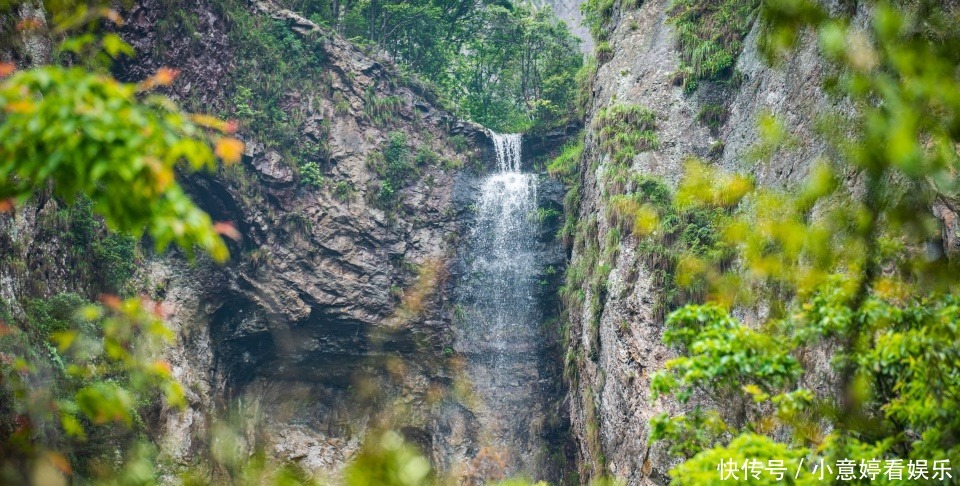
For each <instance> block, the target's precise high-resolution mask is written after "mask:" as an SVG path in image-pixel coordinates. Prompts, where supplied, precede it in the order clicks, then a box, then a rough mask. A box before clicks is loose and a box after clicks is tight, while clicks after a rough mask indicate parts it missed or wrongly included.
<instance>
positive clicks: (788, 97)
mask: <svg viewBox="0 0 960 486" xmlns="http://www.w3.org/2000/svg"><path fill="white" fill-rule="evenodd" d="M623 3H625V2H617V3H616V6H615V8H614V11H613V14H612V17H611V20H610V23H609V26H608V27H609V28H608V30H609V32H610V38H609V43H610V47H611V53H610V55H609V60H606V62H601V64H600V66H599V69H598V71H597V74H596V77H595V79H594V83H593V87H592V93H591V101H590V107H589V110H588V114H587V120H586V122H585V126H586V129H585V130H586V133H585V149H584V155H583V159H582V160H581V164H580V181H581V189H580V194H581V205H580V209H579V214H578V216H579V220H580V223H581V229H580V233H581V237H582V238H584V239H585V240H586V241H587V244H586V245H580V246H578V247H576V248H574V251H573V255H572V257H571V262H570V265H571V266H574V265H577V264H578V262H579V261H581V260H583V259H584V258H587V256H585V252H584V250H583V248H584V246H586V247H591V246H592V247H593V248H603V247H604V243H605V242H606V241H607V239H608V236H609V234H610V233H611V231H613V230H614V227H613V226H614V225H613V224H611V222H610V220H609V218H608V217H607V215H609V214H611V209H612V208H611V207H610V203H609V200H608V198H606V197H605V196H604V185H603V182H602V178H603V174H604V172H605V170H606V169H607V168H608V167H610V165H611V164H612V163H613V161H612V160H611V156H610V155H609V154H605V153H604V151H603V150H601V148H600V146H599V143H600V142H599V138H600V133H599V131H600V127H599V126H598V124H599V123H600V122H599V120H598V118H599V117H598V113H599V112H600V111H601V110H602V109H604V108H609V107H613V106H617V105H622V106H639V107H642V108H645V109H648V110H650V111H651V112H652V113H653V115H654V117H655V122H654V124H655V128H654V131H655V133H656V136H657V138H658V139H659V143H658V144H657V146H656V147H654V148H652V149H650V150H647V151H643V152H642V153H640V154H638V155H636V156H634V157H633V158H632V159H631V161H630V162H629V165H630V167H629V170H630V172H631V173H632V174H639V175H643V176H649V177H651V178H654V179H656V180H661V181H664V182H665V183H667V185H668V186H674V187H675V186H676V183H677V182H678V180H679V178H680V177H681V175H682V174H683V172H684V163H685V161H686V160H687V159H688V158H690V157H697V158H699V159H701V160H703V161H706V162H707V163H709V164H710V165H713V166H717V167H720V168H722V169H724V170H727V171H735V172H740V173H746V174H750V175H752V176H753V177H755V179H756V181H757V183H758V184H760V185H769V186H780V187H788V186H790V185H792V184H796V183H797V182H798V181H800V180H802V179H803V177H804V176H805V175H806V173H807V171H808V169H809V167H811V165H812V163H813V162H814V161H816V159H817V158H818V157H819V156H821V155H822V154H825V153H826V150H827V146H826V144H825V143H824V142H823V141H822V140H821V138H820V137H819V136H818V135H817V133H816V131H815V125H816V123H817V122H818V120H819V118H820V115H822V114H825V113H828V112H829V111H830V110H835V109H843V107H840V106H836V105H835V104H834V102H833V101H831V100H828V99H827V97H826V96H825V95H824V93H823V92H822V91H821V89H820V83H821V81H822V80H823V77H824V65H823V63H822V61H821V59H820V58H819V57H818V54H817V49H816V47H815V45H813V43H812V42H809V40H807V41H804V42H802V43H801V46H800V48H799V49H798V51H797V52H795V53H794V54H793V55H792V56H791V57H789V59H787V60H786V62H785V63H784V64H783V65H781V66H778V67H776V68H772V67H770V66H769V65H767V64H766V63H765V62H764V61H763V60H762V58H761V55H760V53H759V52H758V50H757V37H758V35H759V34H760V27H759V26H758V25H757V22H754V24H753V27H752V29H751V30H750V32H749V34H748V35H747V36H746V39H745V42H744V46H745V47H744V50H743V52H742V53H741V54H740V56H739V59H738V60H737V62H736V66H735V68H736V69H735V73H734V74H733V75H732V76H731V79H730V80H729V81H726V82H709V81H708V82H701V84H700V86H699V88H697V89H695V90H694V91H693V92H690V93H688V92H685V90H684V89H683V87H681V86H679V83H677V82H676V80H677V77H676V76H675V73H676V72H677V71H678V70H679V68H680V64H681V63H680V53H679V50H678V46H677V39H676V32H675V27H674V25H672V24H671V23H670V22H669V21H668V10H669V8H670V5H671V2H670V0H646V1H643V2H636V4H637V5H638V6H636V7H635V8H622V7H621V5H622V4H623ZM833 8H836V6H833ZM716 107H719V108H716ZM707 109H710V110H718V109H719V110H720V111H719V112H720V113H723V116H722V117H720V119H719V120H716V119H714V120H712V121H711V120H705V119H704V117H703V116H702V113H704V112H705V111H706V110H707ZM765 114H773V115H775V116H777V117H779V118H780V119H781V120H782V121H783V122H784V124H785V126H786V129H787V130H788V132H789V133H790V134H791V135H793V136H794V137H795V139H796V140H797V144H796V145H795V146H792V147H790V148H788V149H784V150H780V151H777V152H776V153H774V154H773V155H772V157H770V158H769V159H765V160H763V161H759V162H757V161H754V158H751V157H749V156H748V153H749V151H750V149H751V147H752V146H754V144H755V143H756V142H757V140H758V133H757V123H758V120H759V119H760V117H762V116H764V115H765ZM708 122H712V123H710V124H711V125H712V126H708ZM617 250H618V251H616V252H613V253H612V254H608V253H606V252H604V253H603V255H602V256H600V262H599V264H600V265H606V266H609V269H610V272H609V277H607V278H606V279H604V282H602V284H601V285H602V287H603V288H604V289H605V292H604V293H603V295H601V296H593V295H589V293H590V290H589V289H588V290H587V293H588V295H586V298H585V299H584V301H585V302H588V303H590V302H593V304H588V305H583V306H582V308H577V307H574V308H572V309H571V315H570V320H571V342H570V345H569V348H568V357H569V358H570V359H568V363H570V362H573V363H575V365H573V366H571V368H572V370H571V371H570V372H568V374H572V375H573V376H574V379H573V382H574V385H573V390H572V392H571V401H572V404H573V405H572V407H573V412H572V417H573V422H574V430H575V435H576V437H577V440H578V443H579V444H580V447H579V453H580V464H581V475H582V476H583V477H598V476H602V475H607V474H609V475H611V476H613V477H616V478H619V479H621V480H624V481H626V483H627V484H665V483H667V482H668V481H669V477H668V475H667V473H668V471H669V470H670V468H671V467H672V466H673V465H675V464H676V463H677V459H676V458H673V457H671V456H669V455H668V453H667V451H666V446H665V444H662V443H657V444H650V443H649V442H648V437H649V434H650V425H649V424H650V419H651V418H653V417H654V416H656V415H657V414H659V413H662V412H665V411H666V412H673V413H679V412H681V411H682V409H681V407H680V406H679V405H678V404H677V403H675V402H673V401H671V400H670V399H669V398H661V399H659V400H653V399H651V394H650V388H649V386H650V376H651V374H652V373H654V372H656V371H657V370H659V369H662V367H663V365H664V363H665V362H666V361H667V360H669V359H670V358H672V357H674V356H675V350H672V349H670V348H668V347H666V346H665V345H664V344H663V343H662V341H661V337H662V333H663V328H664V309H663V308H662V306H663V302H664V301H665V294H666V293H667V291H668V290H667V288H666V285H665V283H664V282H665V281H664V278H663V276H662V275H658V273H657V270H658V269H656V268H651V266H650V264H649V263H648V262H647V261H646V259H645V258H644V257H643V255H642V253H643V251H644V249H643V248H641V247H640V242H639V241H638V239H637V238H636V237H635V236H630V235H626V234H625V235H624V236H623V237H622V239H621V240H620V243H619V247H618V249H617ZM744 317H746V318H747V319H748V321H749V317H748V316H744ZM594 318H596V319H598V323H599V324H598V327H599V329H598V330H596V329H592V328H591V319H594ZM594 332H598V334H599V336H598V337H597V338H595V337H594V336H593V333H594ZM813 359H815V360H818V361H820V362H822V365H823V366H822V368H823V369H826V368H827V362H828V356H826V355H822V356H816V357H814V358H813ZM693 403H708V404H709V403H710V397H697V398H695V400H694V401H693ZM691 405H692V404H691ZM712 405H713V406H716V407H718V408H719V409H721V410H722V411H724V412H727V413H728V414H735V413H736V411H737V410H738V409H739V406H738V404H736V403H722V404H712Z"/></svg>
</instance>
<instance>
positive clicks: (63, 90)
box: [0, 66, 237, 260]
mask: <svg viewBox="0 0 960 486" xmlns="http://www.w3.org/2000/svg"><path fill="white" fill-rule="evenodd" d="M170 76H171V75H170V74H169V73H166V72H161V73H159V74H158V78H160V79H159V80H157V79H154V80H148V82H145V83H142V84H141V85H140V86H139V87H138V86H137V85H133V84H125V83H120V82H118V81H116V80H114V79H112V78H110V77H109V76H106V75H103V74H98V73H94V72H89V71H86V70H84V69H82V68H62V67H57V66H46V67H40V68H35V69H31V70H27V71H22V72H17V73H15V74H14V75H12V76H10V77H9V78H8V79H6V80H4V81H3V82H2V84H0V110H2V111H3V112H4V116H3V118H2V122H0V177H2V180H3V182H2V183H0V198H10V197H12V198H16V199H17V200H19V201H23V200H26V199H27V198H28V197H30V196H31V195H32V194H33V193H34V192H35V191H36V190H38V189H39V188H42V187H44V186H45V184H46V183H47V181H51V182H52V184H53V189H54V192H55V193H56V194H57V195H58V196H59V197H61V198H62V199H64V200H68V201H70V200H74V199H75V198H76V196H77V195H78V194H81V193H82V194H86V195H88V196H89V197H90V198H91V199H92V200H93V203H94V210H95V211H96V212H97V213H99V214H101V215H102V216H103V217H104V219H105V220H106V222H107V224H108V225H109V226H110V227H111V228H112V229H115V230H119V231H127V232H135V233H136V232H139V231H142V230H143V229H144V228H146V229H147V232H148V233H149V234H150V236H151V237H152V238H153V239H154V241H155V242H156V246H157V248H158V249H163V248H164V247H166V246H167V245H168V244H170V243H176V244H177V245H179V246H180V247H181V248H182V249H184V251H186V252H187V253H188V254H191V255H192V254H193V252H194V249H195V248H200V249H201V250H203V251H206V252H208V253H210V255H212V256H213V257H214V258H216V259H218V260H223V259H225V258H226V257H227V249H226V246H225V245H224V243H223V241H222V239H221V238H220V235H219V234H218V232H217V231H216V229H215V228H214V225H213V222H212V221H211V220H210V217H209V216H208V215H207V214H206V213H204V212H203V211H202V210H200V209H199V208H198V207H196V206H195V205H194V204H193V202H192V201H191V200H190V199H189V197H187V195H186V193H185V192H184V190H183V188H182V187H181V186H180V185H179V184H178V183H177V181H176V171H177V167H178V166H179V165H180V163H181V162H185V163H186V165H185V167H186V168H189V169H191V170H199V169H212V168H214V167H215V163H216V158H215V156H214V153H213V150H212V149H211V148H210V146H209V143H208V142H207V140H208V136H209V134H208V133H206V132H204V131H203V129H202V128H201V127H199V126H198V125H197V124H195V123H194V121H192V120H191V118H190V117H189V115H187V114H185V113H182V112H180V111H179V110H178V109H177V108H176V106H175V105H173V104H172V102H170V101H169V100H167V99H165V98H162V97H159V96H156V95H151V94H149V93H146V92H142V89H141V88H145V87H147V86H148V85H149V83H151V82H153V83H158V84H163V83H164V82H167V80H168V79H170ZM170 80H172V79H170ZM226 155H227V156H228V158H229V159H230V161H235V160H236V159H237V157H236V153H235V151H234V152H230V153H228V154H226Z"/></svg>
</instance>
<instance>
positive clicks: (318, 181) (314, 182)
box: [300, 161, 325, 188]
mask: <svg viewBox="0 0 960 486" xmlns="http://www.w3.org/2000/svg"><path fill="white" fill-rule="evenodd" d="M324 180H325V179H324V178H323V173H322V172H321V171H320V166H319V165H317V163H316V162H314V161H308V162H304V163H302V164H300V182H302V183H303V184H306V185H307V186H309V187H313V188H320V187H323V183H324Z"/></svg>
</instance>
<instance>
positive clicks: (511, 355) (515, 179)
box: [458, 133, 545, 479]
mask: <svg viewBox="0 0 960 486" xmlns="http://www.w3.org/2000/svg"><path fill="white" fill-rule="evenodd" d="M490 135H491V138H492V139H493V142H494V148H495V151H496V156H497V165H498V171H497V172H496V173H494V174H491V175H489V176H487V177H486V178H485V179H484V180H483V182H482V185H481V187H480V195H479V199H478V201H477V203H476V221H475V225H474V227H473V230H472V233H471V236H470V240H469V247H468V248H469V252H468V255H469V258H468V259H467V262H466V268H465V270H466V273H465V276H464V281H463V282H462V284H461V286H460V292H459V299H458V300H459V304H460V306H459V307H460V313H461V317H460V319H459V320H460V343H459V346H458V348H460V349H459V351H460V352H462V353H464V354H465V355H466V357H467V363H466V364H467V370H466V371H467V374H468V378H469V379H470V383H471V385H472V390H473V393H474V395H475V397H476V398H477V399H478V400H476V402H477V403H476V405H475V406H473V407H471V408H472V412H473V413H474V415H475V416H476V420H477V424H478V438H477V439H478V444H477V447H478V452H477V456H476V457H478V458H479V459H478V460H477V461H475V463H476V464H475V465H474V467H475V469H476V468H479V469H484V468H486V469H487V470H499V471H498V472H502V473H504V474H506V475H507V476H510V475H516V474H524V475H528V476H539V475H540V472H539V471H537V469H538V466H537V463H538V461H540V459H538V458H537V454H539V453H540V452H541V451H542V449H543V447H542V444H541V443H540V442H541V441H540V435H541V430H539V429H540V428H542V423H543V416H544V415H545V410H544V408H545V407H544V404H543V403H542V402H543V400H542V399H541V396H542V393H541V388H542V384H541V383H540V381H541V380H540V378H539V371H538V367H539V365H538V363H539V361H538V360H539V354H540V344H541V341H542V339H541V336H540V332H541V330H542V328H541V326H540V324H541V322H542V320H543V316H542V312H541V311H540V306H539V305H538V301H537V295H536V291H537V285H538V275H540V273H541V272H542V270H543V269H542V268H540V266H541V265H542V263H541V262H538V253H537V252H538V240H537V234H538V233H537V231H538V223H537V219H536V214H537V176H536V175H535V174H525V173H522V172H521V153H520V146H521V136H520V135H519V134H509V135H501V134H497V133H491V134H490ZM484 461H486V464H484ZM484 475H485V473H482V472H481V473H479V476H480V477H483V476H484ZM484 479H495V478H489V477H487V478H484Z"/></svg>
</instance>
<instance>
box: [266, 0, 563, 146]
mask: <svg viewBox="0 0 960 486" xmlns="http://www.w3.org/2000/svg"><path fill="white" fill-rule="evenodd" d="M283 3H284V5H286V6H288V7H290V8H291V9H293V10H296V11H299V12H303V13H304V14H305V15H307V16H308V17H310V18H311V19H312V20H314V21H316V22H318V23H320V24H323V25H327V26H329V27H331V28H333V29H335V30H336V31H338V32H340V33H341V34H343V35H344V36H345V37H347V38H349V39H353V40H354V41H355V42H358V43H361V44H369V45H372V46H375V47H376V48H378V49H382V50H384V51H386V52H388V53H389V54H390V55H391V56H392V57H393V58H394V59H395V60H396V62H397V63H398V64H400V65H401V66H403V67H405V68H408V69H410V70H411V71H413V72H414V73H416V74H417V75H418V76H419V77H420V78H421V79H422V80H425V81H427V82H428V83H431V84H433V85H435V87H436V88H437V89H438V90H439V92H440V93H441V94H442V95H443V96H445V97H446V98H448V99H449V100H450V101H452V102H453V103H454V105H455V106H457V107H458V108H459V109H460V110H461V112H462V114H463V115H465V116H467V117H469V118H472V119H473V120H474V121H476V122H478V123H481V124H483V125H486V126H488V127H490V128H493V129H495V130H500V131H513V132H516V131H530V130H543V129H547V128H550V127H554V126H558V125H562V124H564V123H568V122H570V121H571V118H570V116H571V114H572V113H573V110H572V108H573V103H574V97H575V92H576V90H575V81H574V74H575V73H576V71H577V69H578V68H579V67H580V65H581V63H582V56H581V55H580V50H579V47H578V43H579V41H578V40H577V39H576V37H574V36H573V35H572V34H571V33H570V31H569V29H568V28H567V26H566V24H564V23H563V22H561V21H559V20H558V19H557V18H556V16H554V15H553V12H552V11H551V10H550V9H549V8H542V9H541V8H535V7H531V6H527V5H525V4H523V3H522V2H509V1H473V0H469V1H468V0H417V1H412V2H411V1H381V0H361V1H350V0H343V1H341V0H332V1H326V0H325V1H320V2H315V1H303V0H285V1H284V2H283Z"/></svg>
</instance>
